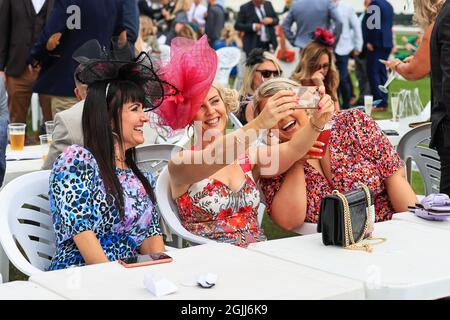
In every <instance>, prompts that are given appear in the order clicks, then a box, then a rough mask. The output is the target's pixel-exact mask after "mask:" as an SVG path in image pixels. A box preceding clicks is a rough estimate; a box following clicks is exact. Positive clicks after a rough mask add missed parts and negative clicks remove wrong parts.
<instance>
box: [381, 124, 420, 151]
mask: <svg viewBox="0 0 450 320" xmlns="http://www.w3.org/2000/svg"><path fill="white" fill-rule="evenodd" d="M411 122H414V121H413V120H410V119H400V120H399V121H392V120H377V121H376V123H378V125H379V126H380V128H381V130H389V129H390V130H395V131H397V132H398V134H399V135H398V136H387V137H388V139H389V141H390V142H391V143H392V145H393V146H395V147H396V146H397V145H398V143H399V142H400V139H401V138H402V137H403V136H404V135H405V134H406V133H407V132H409V131H410V130H412V128H410V127H409V124H410V123H411Z"/></svg>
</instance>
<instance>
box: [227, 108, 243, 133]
mask: <svg viewBox="0 0 450 320" xmlns="http://www.w3.org/2000/svg"><path fill="white" fill-rule="evenodd" d="M228 119H230V122H231V124H232V125H233V129H234V130H236V129H239V128H242V127H243V126H244V125H243V124H242V122H241V121H240V120H239V119H238V117H236V115H235V114H234V113H233V112H228Z"/></svg>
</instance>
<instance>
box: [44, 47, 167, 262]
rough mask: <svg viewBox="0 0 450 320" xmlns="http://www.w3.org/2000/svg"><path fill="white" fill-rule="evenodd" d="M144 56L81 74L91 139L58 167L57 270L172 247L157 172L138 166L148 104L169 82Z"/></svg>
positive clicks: (53, 192)
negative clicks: (164, 231)
mask: <svg viewBox="0 0 450 320" xmlns="http://www.w3.org/2000/svg"><path fill="white" fill-rule="evenodd" d="M142 57H144V58H148V57H147V56H146V55H145V54H141V55H140V56H139V57H138V58H137V61H136V62H124V61H117V60H116V61H113V60H97V61H93V62H91V63H89V64H87V66H86V68H85V69H84V70H83V71H82V72H81V73H80V74H79V75H78V78H79V80H80V81H81V82H83V83H85V84H87V85H88V95H87V97H86V102H85V106H84V110H83V118H82V126H83V135H84V146H79V145H72V146H70V147H68V148H67V149H66V150H65V151H64V152H63V153H62V154H61V155H60V156H59V157H58V158H57V159H56V161H55V164H54V165H53V169H52V172H51V175H50V191H49V199H50V209H51V213H52V216H53V224H54V228H55V232H56V253H55V255H54V257H53V259H52V262H51V265H50V267H49V270H55V269H63V268H67V267H70V266H81V265H84V264H96V263H102V262H108V261H113V260H117V259H121V258H126V257H130V256H134V255H136V254H148V253H153V252H161V251H164V243H163V238H162V236H161V230H160V226H159V219H158V214H157V212H156V210H155V207H154V204H155V196H154V194H153V190H152V185H153V183H154V179H153V177H152V175H151V174H150V173H149V172H141V171H140V170H139V169H138V168H137V166H136V162H135V147H136V146H137V145H139V144H141V143H143V142H144V135H143V125H144V123H145V122H148V121H149V119H148V116H147V115H146V113H145V112H146V111H148V110H151V109H153V108H155V107H157V106H159V104H160V103H161V102H162V100H163V98H164V95H167V89H166V88H168V87H169V85H168V84H167V83H164V82H163V81H162V80H160V79H159V77H158V76H157V75H156V73H155V72H154V71H153V69H152V66H151V64H145V63H144V59H142Z"/></svg>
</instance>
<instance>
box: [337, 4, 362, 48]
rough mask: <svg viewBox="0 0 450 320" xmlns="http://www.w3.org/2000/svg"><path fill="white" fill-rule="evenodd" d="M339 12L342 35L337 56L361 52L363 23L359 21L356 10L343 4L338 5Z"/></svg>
mask: <svg viewBox="0 0 450 320" xmlns="http://www.w3.org/2000/svg"><path fill="white" fill-rule="evenodd" d="M337 10H338V13H339V15H340V16H341V19H342V34H341V36H340V38H339V42H338V43H337V45H336V49H335V52H336V54H338V55H340V56H346V55H349V54H350V52H352V50H353V49H356V50H358V51H359V52H361V51H362V47H363V37H362V29H361V21H360V20H359V19H358V16H357V15H356V13H355V10H354V9H353V8H352V7H351V6H350V5H348V4H347V3H343V2H339V3H338V6H337Z"/></svg>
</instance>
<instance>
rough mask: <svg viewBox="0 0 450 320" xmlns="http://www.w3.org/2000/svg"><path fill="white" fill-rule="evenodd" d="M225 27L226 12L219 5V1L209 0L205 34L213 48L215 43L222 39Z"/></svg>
mask: <svg viewBox="0 0 450 320" xmlns="http://www.w3.org/2000/svg"><path fill="white" fill-rule="evenodd" d="M224 26H225V11H224V9H223V8H222V7H221V6H219V5H218V4H217V0H208V11H207V16H206V24H205V33H206V35H207V36H208V41H209V44H210V46H211V47H213V46H214V41H216V40H219V39H220V34H221V32H222V29H223V27H224Z"/></svg>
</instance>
